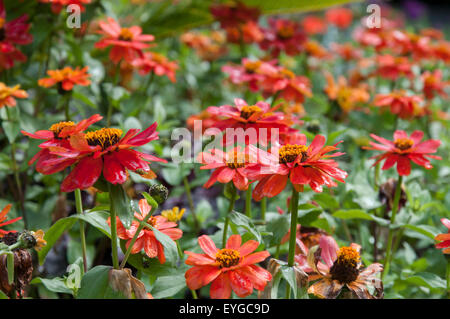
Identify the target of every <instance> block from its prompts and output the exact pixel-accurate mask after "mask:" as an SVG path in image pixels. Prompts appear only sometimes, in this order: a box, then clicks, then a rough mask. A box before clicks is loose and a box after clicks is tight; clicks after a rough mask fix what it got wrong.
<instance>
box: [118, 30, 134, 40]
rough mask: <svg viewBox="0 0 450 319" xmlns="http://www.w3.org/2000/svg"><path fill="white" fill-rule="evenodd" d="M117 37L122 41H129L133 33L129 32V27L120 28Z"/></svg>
mask: <svg viewBox="0 0 450 319" xmlns="http://www.w3.org/2000/svg"><path fill="white" fill-rule="evenodd" d="M119 39H120V40H124V41H130V40H131V39H133V33H131V31H130V29H128V28H122V29H121V30H120V35H119Z"/></svg>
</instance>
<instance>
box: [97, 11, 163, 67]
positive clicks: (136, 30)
mask: <svg viewBox="0 0 450 319" xmlns="http://www.w3.org/2000/svg"><path fill="white" fill-rule="evenodd" d="M99 26H100V28H101V30H100V31H98V33H99V34H102V35H103V36H104V37H103V38H102V39H101V40H100V41H98V42H97V43H95V47H96V48H99V49H104V48H106V47H109V46H112V48H111V52H110V53H109V57H110V59H111V61H112V62H114V63H116V64H117V63H118V62H119V61H120V60H121V59H124V60H126V61H127V62H129V63H131V62H132V61H133V60H135V59H136V58H143V57H144V54H143V52H142V49H145V48H148V47H149V44H147V43H145V42H150V41H153V40H154V39H155V37H154V36H153V35H151V34H142V29H141V27H139V26H132V27H129V28H122V27H120V24H119V23H117V22H116V21H115V20H114V19H113V18H110V17H108V19H107V22H105V21H100V22H99Z"/></svg>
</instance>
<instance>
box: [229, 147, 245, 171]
mask: <svg viewBox="0 0 450 319" xmlns="http://www.w3.org/2000/svg"><path fill="white" fill-rule="evenodd" d="M246 162H248V155H246V154H245V153H241V152H238V151H236V150H233V151H230V152H228V153H227V166H228V167H229V168H232V169H236V168H240V167H244V166H245V163H246Z"/></svg>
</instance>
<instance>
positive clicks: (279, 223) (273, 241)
mask: <svg viewBox="0 0 450 319" xmlns="http://www.w3.org/2000/svg"><path fill="white" fill-rule="evenodd" d="M289 226H290V218H289V215H287V214H283V215H278V216H276V217H274V218H272V219H270V220H269V221H268V222H267V224H266V230H267V231H268V232H272V236H271V238H270V242H269V247H272V246H275V245H277V244H279V243H280V241H281V239H282V238H283V237H284V236H285V235H286V234H287V233H288V231H289Z"/></svg>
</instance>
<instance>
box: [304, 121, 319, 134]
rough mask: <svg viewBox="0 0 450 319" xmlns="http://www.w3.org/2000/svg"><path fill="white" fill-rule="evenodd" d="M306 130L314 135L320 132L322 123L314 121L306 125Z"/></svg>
mask: <svg viewBox="0 0 450 319" xmlns="http://www.w3.org/2000/svg"><path fill="white" fill-rule="evenodd" d="M306 130H307V131H308V132H310V133H313V134H318V133H319V132H320V122H319V121H318V120H312V121H311V122H308V123H307V124H306Z"/></svg>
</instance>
